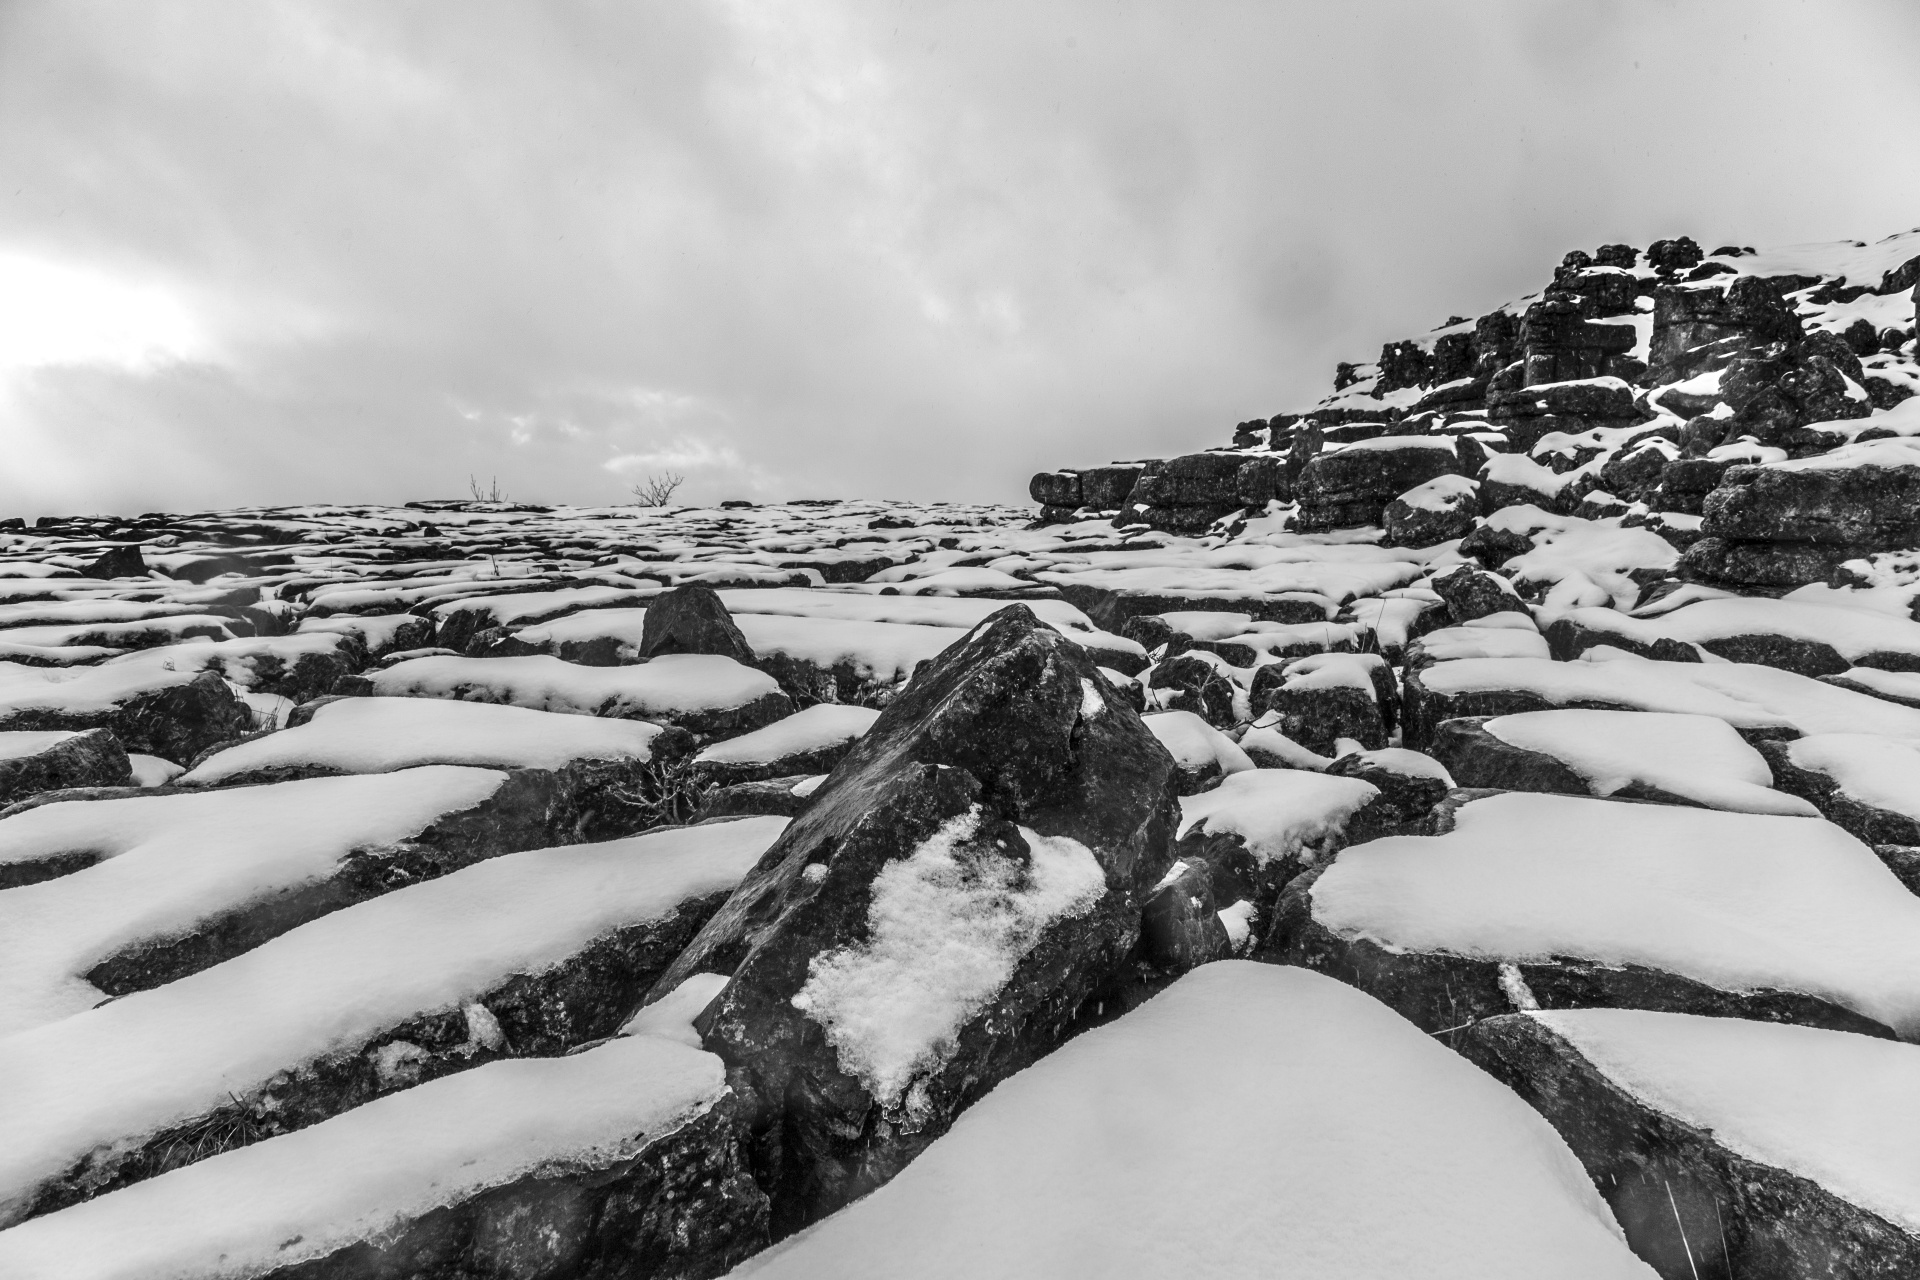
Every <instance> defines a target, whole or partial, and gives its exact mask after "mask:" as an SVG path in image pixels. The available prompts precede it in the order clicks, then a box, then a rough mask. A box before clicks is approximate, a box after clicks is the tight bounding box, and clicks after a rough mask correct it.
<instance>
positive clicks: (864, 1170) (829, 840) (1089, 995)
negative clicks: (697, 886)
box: [654, 605, 1176, 1232]
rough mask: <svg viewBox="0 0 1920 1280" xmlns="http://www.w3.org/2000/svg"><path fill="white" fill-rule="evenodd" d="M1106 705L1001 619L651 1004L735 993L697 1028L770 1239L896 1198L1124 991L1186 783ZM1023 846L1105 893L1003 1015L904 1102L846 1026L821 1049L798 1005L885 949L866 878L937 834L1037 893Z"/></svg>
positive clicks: (1072, 653)
mask: <svg viewBox="0 0 1920 1280" xmlns="http://www.w3.org/2000/svg"><path fill="white" fill-rule="evenodd" d="M1104 687H1105V686H1104V681H1103V679H1102V677H1101V676H1100V675H1099V673H1098V671H1097V670H1096V669H1095V668H1094V666H1093V664H1092V663H1091V662H1090V661H1089V660H1088V659H1087V657H1086V656H1085V654H1084V653H1083V652H1082V651H1081V650H1080V649H1079V647H1078V646H1076V645H1074V644H1072V643H1071V642H1069V641H1067V640H1066V639H1065V638H1064V637H1062V636H1061V635H1060V634H1059V633H1058V632H1055V631H1053V630H1052V629H1050V628H1048V627H1046V626H1044V625H1042V624H1040V623H1039V622H1038V621H1037V620H1036V619H1034V617H1033V616H1032V614H1031V613H1030V612H1029V611H1028V610H1026V609H1025V608H1024V607H1021V606H1018V605H1016V606H1012V607H1010V608H1007V609H1003V610H1001V611H1000V612H999V613H997V614H995V615H993V617H991V618H990V619H988V621H987V622H985V623H983V624H981V625H980V626H979V627H976V628H975V629H974V631H972V632H971V633H969V635H968V636H967V637H966V638H965V639H963V640H961V641H959V642H957V643H956V644H955V645H954V646H952V647H951V648H949V649H947V650H946V651H945V652H944V653H942V654H941V655H940V656H939V657H938V658H936V659H934V660H933V661H932V662H931V663H930V664H929V665H928V666H927V667H926V668H924V669H923V670H922V671H921V673H920V674H919V676H918V677H916V679H915V680H914V681H913V683H912V685H911V686H909V688H908V689H907V691H906V692H905V693H903V694H902V695H901V696H900V697H899V698H898V699H896V700H895V701H894V702H893V703H892V704H890V705H889V706H888V707H887V708H886V709H885V710H884V711H883V712H882V713H881V716H880V719H879V720H878V721H876V722H875V724H874V725H873V727H872V728H871V729H870V730H869V731H868V732H867V734H866V736H865V737H863V738H862V739H861V740H860V742H859V744H858V745H857V746H856V747H855V748H854V750H853V752H852V753H851V754H849V755H848V756H847V758H846V759H845V760H843V761H842V762H841V764H840V765H839V767H838V768H837V769H835V770H834V772H833V774H832V775H831V776H830V778H829V779H828V781H827V783H826V784H825V785H824V786H823V787H821V789H820V790H819V792H818V793H816V795H815V797H814V799H813V801H812V803H811V804H810V805H809V806H808V807H807V808H806V810H805V811H803V812H802V813H801V815H800V816H799V817H798V818H796V819H795V821H794V823H793V825H792V826H791V827H790V828H789V829H788V830H787V832H786V833H785V834H784V835H783V836H782V838H781V839H780V840H779V842H777V843H776V844H775V845H774V846H773V848H772V849H770V850H769V851H768V852H767V854H766V856H765V857H764V858H763V859H762V860H761V862H760V864H759V865H758V866H757V867H756V868H755V869H754V870H753V871H752V872H751V873H749V875H748V877H747V879H746V880H745V881H744V882H743V883H742V885H741V887H740V888H739V890H738V891H737V892H736V893H735V894H734V896H733V897H732V899H730V900H729V901H728V903H727V905H726V906H725V907H723V908H722V909H721V911H720V913H719V915H718V916H716V917H715V918H714V920H713V921H712V922H711V923H710V924H709V925H708V926H707V927H706V928H705V929H703V930H702V931H701V933H700V935H699V936H698V937H697V938H696V939H695V940H694V941H693V943H692V944H691V945H690V946H689V947H688V948H687V950H686V951H685V952H684V953H683V954H682V955H681V957H680V959H679V960H678V961H677V962H676V963H675V964H674V966H673V967H672V968H671V969H670V970H669V971H668V972H667V974H666V975H665V976H664V977H662V979H661V980H660V982H659V983H658V984H657V985H656V987H655V988H654V994H655V996H656V997H658V996H661V995H664V994H666V993H667V992H668V991H670V990H671V989H672V988H673V987H674V986H675V985H677V984H678V983H679V982H680V981H681V980H682V979H683V978H685V977H686V976H688V975H690V974H693V973H698V972H703V971H708V972H718V973H723V974H731V981H730V982H729V983H728V985H727V986H726V988H725V989H724V990H723V991H722V992H721V994H720V995H719V996H718V997H716V998H715V1000H714V1002H713V1003H712V1004H711V1005H709V1006H708V1008H707V1010H706V1011H705V1012H704V1013H703V1014H702V1015H701V1017H700V1018H699V1020H698V1021H697V1022H696V1025H697V1026H698V1027H700V1029H701V1031H702V1034H703V1036H704V1038H705V1043H706V1045H707V1047H708V1048H710V1049H712V1050H713V1051H714V1052H717V1053H719V1054H720V1056H721V1057H722V1058H723V1059H725V1060H726V1062H727V1063H728V1066H729V1068H730V1074H729V1079H730V1081H731V1083H732V1084H733V1086H734V1087H735V1089H736V1090H737V1091H739V1092H740V1094H741V1096H742V1097H743V1099H745V1100H747V1103H748V1105H749V1113H750V1116H751V1120H752V1125H753V1128H754V1131H755V1133H756V1141H757V1142H758V1144H759V1145H758V1148H757V1155H756V1172H757V1175H758V1177H759V1180H760V1183H761V1185H762V1186H764V1187H766V1188H768V1190H769V1192H770V1194H771V1195H772V1196H773V1200H774V1221H775V1228H776V1231H777V1232H779V1231H786V1230H791V1229H792V1228H793V1227H795V1226H798V1225H800V1224H801V1223H804V1222H806V1221H810V1220H812V1219H814V1218H817V1217H819V1216H820V1215H822V1214H824V1213H826V1212H830V1211H831V1210H832V1209H834V1208H837V1207H838V1206H840V1205H842V1204H844V1203H846V1202H847V1201H848V1200H851V1199H853V1198H854V1197H856V1196H858V1195H860V1194H862V1193H864V1192H865V1191H867V1190H870V1189H871V1188H872V1187H874V1186H876V1185H878V1184H879V1183H880V1182H883V1181H885V1180H886V1178H887V1177H889V1176H891V1174H892V1173H893V1172H894V1171H896V1170H897V1169H898V1168H900V1167H901V1165H903V1164H904V1163H905V1162H906V1161H907V1160H908V1159H910V1158H911V1157H912V1156H913V1154H914V1153H916V1152H917V1151H919V1150H920V1149H921V1148H922V1147H924V1146H925V1145H926V1143H927V1142H929V1141H931V1140H932V1138H933V1137H934V1136H936V1135H937V1134H938V1133H940V1132H941V1131H943V1130H944V1129H945V1128H946V1126H947V1125H948V1124H950V1123H951V1122H952V1120H953V1117H954V1116H955V1115H956V1114H957V1113H958V1112H959V1111H960V1110H961V1109H962V1108H964V1107H965V1106H966V1105H967V1104H968V1103H969V1102H971V1101H972V1100H973V1099H975V1098H977V1097H979V1096H980V1094H982V1093H983V1092H985V1091H986V1090H987V1089H989V1088H991V1087H992V1085H993V1083H994V1082H995V1081H996V1080H999V1079H1001V1078H1003V1077H1004V1076H1005V1075H1006V1074H1008V1073H1009V1072H1011V1071H1014V1070H1018V1069H1019V1068H1020V1067H1021V1066H1024V1065H1025V1064H1026V1063H1028V1062H1031V1061H1032V1060H1033V1059H1034V1058H1036V1057H1037V1056H1038V1055H1039V1054H1041V1053H1043V1052H1045V1051H1046V1049H1047V1047H1049V1046H1050V1045H1051V1044H1052V1043H1053V1042H1054V1041H1055V1040H1056V1039H1057V1038H1058V1037H1059V1036H1060V1035H1062V1034H1064V1033H1065V1032H1066V1031H1067V1030H1068V1029H1069V1028H1070V1027H1071V1026H1072V1025H1073V1024H1074V1023H1075V1021H1076V1020H1077V1019H1078V1018H1080V1017H1081V1016H1082V1014H1083V1006H1087V1007H1088V1011H1091V1006H1090V1005H1089V1002H1091V1001H1097V1000H1098V999H1099V997H1100V993H1101V991H1102V989H1103V988H1105V987H1107V986H1109V985H1110V984H1112V983H1114V982H1115V981H1116V980H1117V979H1118V978H1119V977H1120V975H1121V971H1122V967H1123V964H1124V961H1125V959H1126V957H1127V955H1128V953H1129V952H1130V951H1131V950H1132V949H1133V947H1134V945H1135V942H1136V939H1137V937H1138V933H1139V928H1140V923H1139V921H1140V914H1139V913H1140V903H1141V900H1142V899H1143V898H1144V897H1145V895H1146V893H1147V891H1148V890H1150V889H1151V888H1152V887H1153V886H1154V885H1155V884H1156V883H1157V882H1158V881H1159V880H1160V878H1161V876H1162V874H1163V873H1164V872H1165V870H1166V869H1167V866H1168V864H1169V861H1170V856H1169V852H1168V846H1169V843H1170V837H1171V834H1172V831H1173V825H1174V820H1175V814H1176V808H1175V805H1176V801H1175V797H1174V786H1173V775H1174V764H1173V760H1172V758H1171V757H1170V756H1168V754H1167V753H1166V751H1165V749H1164V748H1162V747H1161V746H1160V744H1159V742H1158V741H1157V740H1156V739H1155V738H1154V737H1153V735H1152V734H1151V733H1150V732H1149V731H1148V730H1147V728H1146V726H1145V725H1144V724H1143V723H1142V722H1141V720H1140V718H1139V717H1138V716H1137V715H1135V714H1134V713H1133V712H1132V711H1131V710H1130V709H1128V708H1126V707H1125V706H1124V705H1123V704H1121V703H1119V702H1118V701H1117V700H1114V699H1110V698H1107V697H1105V696H1104V695H1103V694H1102V693H1101V690H1103V689H1104ZM969 815H971V818H969ZM956 820H961V825H960V826H959V827H957V828H956V827H955V825H954V824H955V823H956ZM969 821H970V822H971V823H972V824H973V825H972V831H973V834H972V835H971V836H968V835H966V834H965V832H966V830H967V826H966V823H967V822H969ZM1021 827H1025V828H1027V829H1029V830H1031V831H1033V832H1034V833H1035V834H1036V836H1037V837H1040V838H1043V839H1044V838H1049V837H1055V838H1066V839H1070V840H1073V841H1076V842H1078V843H1079V844H1080V845H1082V846H1084V847H1085V848H1086V849H1087V850H1090V851H1091V857H1092V858H1093V859H1095V860H1096V861H1097V864H1098V866H1099V868H1100V871H1101V877H1102V880H1103V883H1104V886H1105V890H1104V892H1103V893H1100V894H1099V896H1098V897H1097V898H1095V899H1094V900H1092V901H1091V902H1090V903H1089V904H1088V905H1087V906H1086V907H1085V908H1084V909H1083V910H1080V911H1079V912H1078V913H1077V914H1076V913H1068V914H1066V915H1064V916H1061V917H1059V918H1056V919H1053V920H1052V921H1051V922H1050V923H1048V924H1047V925H1046V927H1045V928H1044V930H1043V931H1042V932H1041V933H1040V935H1039V936H1038V937H1037V938H1036V939H1035V940H1034V941H1033V942H1032V944H1031V945H1030V946H1029V947H1028V948H1026V949H1025V950H1024V952H1022V953H1021V954H1019V955H1018V956H1017V959H1014V960H1013V962H1012V963H1013V971H1012V973H1011V974H1010V976H1009V977H1008V978H1007V979H1006V981H1005V983H1004V985H1003V986H1002V987H1001V988H1000V990H999V991H998V993H997V994H995V995H993V997H992V999H991V1002H990V1003H988V1004H986V1005H984V1006H981V1007H972V1006H968V1007H967V1008H965V1009H964V1010H963V1011H962V1021H961V1024H960V1025H959V1026H957V1027H955V1028H954V1029H953V1031H952V1032H951V1034H949V1035H946V1036H944V1037H941V1038H940V1043H939V1044H938V1045H935V1046H931V1047H930V1048H929V1049H928V1051H927V1053H926V1055H925V1056H924V1057H923V1058H920V1059H916V1060H915V1061H914V1063H913V1065H912V1068H911V1077H912V1080H911V1084H910V1086H908V1087H905V1088H903V1089H901V1088H894V1087H890V1086H889V1084H888V1082H887V1081H884V1080H878V1079H876V1078H875V1077H874V1076H873V1075H872V1074H871V1073H870V1072H864V1071H863V1069H862V1066H861V1060H860V1058H859V1057H858V1055H857V1054H856V1055H854V1057H853V1059H852V1060H849V1059H848V1058H847V1057H843V1056H842V1054H841V1052H840V1049H839V1047H838V1045H839V1044H848V1043H856V1042H855V1041H849V1040H848V1039H847V1038H846V1037H847V1035H849V1034H852V1033H850V1032H848V1030H847V1028H846V1025H845V1024H844V1023H843V1024H841V1025H840V1027H839V1029H838V1030H837V1031H836V1032H834V1033H833V1034H830V1032H829V1028H828V1027H825V1026H823V1025H822V1024H821V1023H820V1022H817V1021H815V1020H814V1019H813V1018H812V1017H810V1016H809V1015H808V1014H807V1013H805V1012H802V1011H801V1010H800V1009H799V1008H796V1007H795V1004H794V998H795V997H796V996H798V995H800V994H801V992H802V990H803V988H806V987H807V985H808V982H809V979H810V977H811V975H812V974H813V973H814V971H815V969H816V968H817V965H818V963H819V962H820V959H821V957H823V956H826V955H828V954H829V953H838V954H840V955H842V956H854V957H857V956H858V955H859V954H860V953H861V950H862V948H867V947H871V946H873V945H875V939H874V932H873V931H874V927H875V926H874V922H873V921H872V920H871V918H870V916H869V907H870V904H871V903H872V902H873V900H874V896H875V889H874V884H875V881H876V879H877V878H878V877H880V876H881V875H882V874H883V873H886V872H888V870H889V869H890V868H893V867H897V866H898V865H899V864H900V863H901V862H902V860H907V859H912V858H913V857H915V856H917V853H918V851H919V850H921V849H922V847H923V846H925V845H926V844H927V842H928V841H929V840H931V839H932V838H933V837H934V836H935V835H936V834H937V833H940V832H941V831H942V830H943V829H946V830H947V831H948V832H949V833H953V832H955V831H958V832H959V833H960V838H959V839H958V840H957V842H956V843H957V846H958V847H959V848H960V850H961V851H962V852H961V856H964V858H965V859H966V860H968V861H969V862H970V863H971V864H972V865H975V866H977V867H979V868H980V871H979V874H981V875H991V876H1000V875H1008V876H1011V877H1012V880H1011V881H1010V884H1012V885H1013V886H1014V888H1015V890H1016V891H1017V889H1018V886H1019V885H1020V884H1021V883H1022V880H1023V877H1025V876H1026V875H1029V874H1031V872H1030V871H1027V870H1024V868H1027V867H1030V865H1031V862H1030V859H1031V857H1032V854H1031V852H1030V846H1029V841H1028V839H1027V838H1026V837H1025V836H1023V835H1022V834H1021V832H1020V830H1019V828H1021ZM894 874H895V875H898V874H900V873H899V872H895V873H894ZM935 923H937V917H936V921H935ZM876 1016H880V1017H885V1016H886V1015H883V1014H879V1013H876ZM836 1036H838V1037H839V1040H838V1043H837V1042H836V1038H835V1037H836ZM893 1083H894V1084H898V1083H899V1082H898V1081H895V1082H893Z"/></svg>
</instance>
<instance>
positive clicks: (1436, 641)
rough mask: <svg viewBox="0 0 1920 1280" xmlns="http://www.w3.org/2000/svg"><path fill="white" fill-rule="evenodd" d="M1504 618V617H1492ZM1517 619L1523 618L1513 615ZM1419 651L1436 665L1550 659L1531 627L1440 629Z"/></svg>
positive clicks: (1429, 634)
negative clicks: (1479, 660) (1471, 660)
mask: <svg viewBox="0 0 1920 1280" xmlns="http://www.w3.org/2000/svg"><path fill="white" fill-rule="evenodd" d="M1494 616H1495V617H1504V616H1507V615H1504V614H1495V615H1494ZM1512 616H1513V617H1516V618H1519V617H1522V616H1523V615H1521V614H1517V613H1516V614H1513V615H1512ZM1417 643H1418V644H1419V646H1420V648H1421V651H1422V652H1424V653H1425V654H1426V655H1427V656H1428V657H1430V658H1432V659H1433V660H1434V661H1436V662H1452V661H1455V660H1457V659H1460V658H1537V659H1540V660H1542V661H1545V660H1546V659H1547V658H1548V657H1549V656H1550V655H1549V651H1548V649H1547V641H1546V637H1544V636H1542V635H1541V634H1540V633H1539V632H1538V631H1535V630H1534V629H1533V628H1532V627H1531V626H1529V627H1527V628H1526V629H1525V630H1520V629H1518V628H1512V627H1440V628H1438V629H1437V630H1434V631H1429V632H1427V634H1425V635H1423V636H1421V637H1420V639H1419V640H1418V641H1417Z"/></svg>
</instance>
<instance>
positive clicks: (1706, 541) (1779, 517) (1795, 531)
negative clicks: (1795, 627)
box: [1681, 453, 1920, 588]
mask: <svg viewBox="0 0 1920 1280" xmlns="http://www.w3.org/2000/svg"><path fill="white" fill-rule="evenodd" d="M1909 456H1911V455H1893V456H1892V457H1888V458H1885V459H1882V458H1881V457H1880V456H1878V455H1870V454H1864V453H1863V454H1862V455H1861V459H1860V461H1859V463H1858V464H1857V465H1853V466H1836V467H1820V468H1791V469H1789V468H1783V467H1772V466H1736V467H1731V468H1729V469H1728V470H1727V472H1726V474H1725V475H1724V476H1723V477H1722V479H1721V483H1720V485H1719V487H1718V488H1716V489H1714V491H1713V492H1712V493H1710V494H1708V495H1707V497H1706V499H1705V501H1704V503H1703V506H1702V512H1703V514H1704V517H1705V518H1704V520H1703V521H1702V523H1701V526H1700V527H1701V532H1702V533H1703V534H1704V535H1706V536H1704V537H1703V538H1702V539H1701V540H1700V541H1699V542H1697V543H1695V544H1694V545H1693V546H1692V547H1690V548H1688V550H1687V552H1686V554H1685V555H1684V556H1683V557H1682V558H1681V568H1682V570H1683V572H1685V573H1687V574H1689V575H1691V576H1694V577H1698V578H1703V579H1707V580H1711V581H1722V582H1729V583H1733V584H1736V585H1746V586H1751V587H1762V588H1765V587H1796V586H1802V585H1804V584H1806V583H1809V582H1819V581H1824V580H1825V579H1826V578H1827V577H1828V576H1829V575H1830V574H1831V573H1832V571H1833V570H1834V569H1835V568H1836V567H1838V566H1839V565H1840V564H1841V563H1842V562H1843V561H1846V560H1851V559H1855V558H1857V557H1859V556H1863V555H1866V554H1868V553H1870V552H1874V551H1882V550H1888V549H1892V548H1898V547H1912V546H1916V545H1920V465H1916V464H1913V463H1909V462H1906V460H1905V459H1906V457H1909ZM1883 461H1884V462H1895V461H1897V463H1898V464H1897V465H1883Z"/></svg>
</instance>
